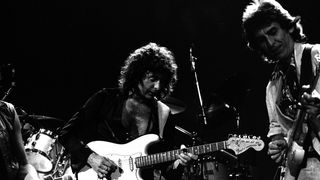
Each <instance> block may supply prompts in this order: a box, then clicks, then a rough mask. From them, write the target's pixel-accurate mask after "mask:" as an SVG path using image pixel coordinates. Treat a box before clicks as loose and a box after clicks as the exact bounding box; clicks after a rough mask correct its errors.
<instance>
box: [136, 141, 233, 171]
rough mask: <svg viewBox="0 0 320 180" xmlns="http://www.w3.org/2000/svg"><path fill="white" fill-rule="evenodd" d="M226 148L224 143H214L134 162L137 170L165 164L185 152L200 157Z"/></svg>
mask: <svg viewBox="0 0 320 180" xmlns="http://www.w3.org/2000/svg"><path fill="white" fill-rule="evenodd" d="M226 148H227V144H226V141H221V142H216V143H210V144H204V145H199V146H193V147H188V148H186V149H176V150H172V151H167V152H162V153H156V154H152V155H147V156H141V157H136V161H135V162H136V166H137V168H141V167H147V166H151V165H156V164H160V163H165V162H169V161H174V160H176V159H177V158H178V157H177V155H178V154H180V153H182V152H185V151H186V152H190V153H192V154H195V155H201V154H207V153H211V152H214V151H218V150H221V149H226Z"/></svg>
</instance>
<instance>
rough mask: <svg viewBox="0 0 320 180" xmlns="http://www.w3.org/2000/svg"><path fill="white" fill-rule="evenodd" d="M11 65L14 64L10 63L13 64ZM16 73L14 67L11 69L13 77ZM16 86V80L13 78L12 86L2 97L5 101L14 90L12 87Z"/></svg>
mask: <svg viewBox="0 0 320 180" xmlns="http://www.w3.org/2000/svg"><path fill="white" fill-rule="evenodd" d="M11 65H12V64H8V66H11ZM15 73H16V70H15V69H14V68H12V69H11V76H12V79H13V78H14V75H15ZM14 87H16V82H15V81H14V80H12V82H11V85H10V88H9V89H8V90H7V91H6V92H5V93H4V96H3V97H2V98H1V100H2V101H4V100H5V99H6V98H7V97H8V96H9V94H10V93H11V92H12V89H13V88H14Z"/></svg>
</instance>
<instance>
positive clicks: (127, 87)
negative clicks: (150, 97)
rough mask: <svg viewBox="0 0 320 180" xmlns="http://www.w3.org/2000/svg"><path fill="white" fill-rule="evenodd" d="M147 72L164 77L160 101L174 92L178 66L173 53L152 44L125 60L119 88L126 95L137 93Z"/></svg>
mask: <svg viewBox="0 0 320 180" xmlns="http://www.w3.org/2000/svg"><path fill="white" fill-rule="evenodd" d="M147 72H152V73H159V74H162V75H163V77H164V78H163V79H161V81H162V83H163V84H164V86H163V88H162V89H161V90H160V91H161V92H160V95H159V97H157V98H158V99H162V98H164V97H166V96H167V95H169V94H170V93H171V92H172V91H173V87H174V85H175V84H176V82H177V64H176V62H175V58H174V55H173V53H172V52H171V51H170V50H168V49H167V48H166V47H162V46H160V45H158V44H156V43H152V42H150V43H149V44H147V45H145V46H142V47H140V48H138V49H136V50H135V51H134V52H132V53H131V54H130V55H129V57H128V58H127V59H126V60H125V62H124V66H122V68H121V73H120V77H119V87H120V89H122V91H123V92H124V94H126V95H128V94H129V92H130V91H135V90H136V88H137V85H138V83H139V82H141V80H142V78H143V77H144V76H145V74H146V73H147Z"/></svg>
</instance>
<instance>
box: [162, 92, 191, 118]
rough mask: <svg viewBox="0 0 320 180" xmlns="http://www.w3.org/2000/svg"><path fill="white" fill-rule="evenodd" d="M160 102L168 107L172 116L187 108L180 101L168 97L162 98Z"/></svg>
mask: <svg viewBox="0 0 320 180" xmlns="http://www.w3.org/2000/svg"><path fill="white" fill-rule="evenodd" d="M161 102H163V103H164V104H166V105H167V106H169V108H170V109H171V113H172V114H178V113H182V112H183V111H185V110H186V107H187V106H186V105H185V104H184V103H183V102H182V101H181V100H179V99H177V98H174V97H170V96H169V97H166V98H164V99H163V100H161Z"/></svg>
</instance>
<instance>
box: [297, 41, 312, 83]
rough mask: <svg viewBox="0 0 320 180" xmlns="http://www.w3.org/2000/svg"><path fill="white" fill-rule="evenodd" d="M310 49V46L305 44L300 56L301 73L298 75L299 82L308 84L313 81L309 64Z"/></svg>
mask: <svg viewBox="0 0 320 180" xmlns="http://www.w3.org/2000/svg"><path fill="white" fill-rule="evenodd" d="M311 49H312V46H306V47H305V48H304V50H303V53H302V58H301V75H300V84H301V87H302V86H303V85H310V84H311V83H312V82H313V79H314V74H313V70H312V64H311Z"/></svg>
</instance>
